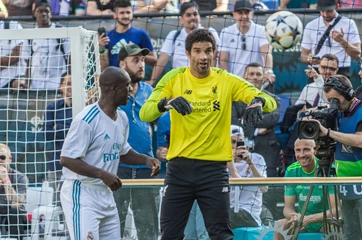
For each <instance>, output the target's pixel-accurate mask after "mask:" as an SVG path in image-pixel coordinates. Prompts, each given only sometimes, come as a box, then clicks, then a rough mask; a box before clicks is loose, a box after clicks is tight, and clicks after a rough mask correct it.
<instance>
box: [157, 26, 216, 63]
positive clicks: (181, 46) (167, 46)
mask: <svg viewBox="0 0 362 240" xmlns="http://www.w3.org/2000/svg"><path fill="white" fill-rule="evenodd" d="M200 28H204V27H202V26H201V25H200V26H199V29H200ZM208 30H209V31H210V32H211V33H212V35H213V36H214V38H215V42H216V45H217V46H220V38H219V35H218V34H217V32H216V30H215V29H213V28H209V29H208ZM176 33H177V30H173V31H171V32H170V33H169V34H167V36H166V39H165V41H164V42H163V44H162V47H161V50H160V52H161V53H165V54H167V55H168V56H170V57H171V60H172V68H179V67H187V66H189V65H190V62H189V59H188V58H187V56H186V53H185V51H186V50H185V49H186V48H185V40H186V37H187V34H188V33H187V32H186V30H185V28H182V29H181V32H180V35H178V37H177V38H176V40H175V43H174V42H173V39H174V38H175V35H176Z"/></svg>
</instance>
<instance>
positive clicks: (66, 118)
mask: <svg viewBox="0 0 362 240" xmlns="http://www.w3.org/2000/svg"><path fill="white" fill-rule="evenodd" d="M60 89H61V92H62V99H60V100H58V101H56V102H54V103H51V104H49V105H48V107H47V109H46V121H45V123H46V124H45V131H46V132H45V133H46V134H45V136H46V140H47V142H48V146H47V149H48V151H49V152H48V161H47V163H48V174H47V175H48V181H49V184H50V187H52V188H53V189H54V193H55V196H54V197H55V198H54V199H55V201H57V202H58V203H60V199H59V190H60V177H61V176H62V167H61V166H60V163H59V160H60V152H61V150H62V147H63V142H64V139H65V136H66V135H67V133H68V130H69V127H70V123H71V122H72V77H71V74H70V73H69V72H68V73H64V74H63V75H62V77H61V84H60ZM57 190H58V191H57Z"/></svg>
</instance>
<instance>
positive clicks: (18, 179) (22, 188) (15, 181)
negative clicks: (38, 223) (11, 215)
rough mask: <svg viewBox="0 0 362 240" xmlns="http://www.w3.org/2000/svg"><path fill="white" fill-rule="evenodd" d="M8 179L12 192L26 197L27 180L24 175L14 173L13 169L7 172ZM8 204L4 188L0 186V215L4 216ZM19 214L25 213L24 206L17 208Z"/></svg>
mask: <svg viewBox="0 0 362 240" xmlns="http://www.w3.org/2000/svg"><path fill="white" fill-rule="evenodd" d="M8 175H9V179H10V181H11V185H12V186H13V188H14V190H15V191H16V192H17V193H18V194H20V195H25V196H26V189H27V188H28V182H29V181H28V178H27V177H26V176H25V174H23V173H21V172H19V171H16V170H14V169H10V170H9V173H8ZM9 206H10V203H8V200H7V199H6V194H5V188H4V186H3V184H2V183H1V184H0V214H6V213H7V212H8V207H9ZM19 212H26V210H25V206H24V204H23V205H22V206H21V207H20V208H19Z"/></svg>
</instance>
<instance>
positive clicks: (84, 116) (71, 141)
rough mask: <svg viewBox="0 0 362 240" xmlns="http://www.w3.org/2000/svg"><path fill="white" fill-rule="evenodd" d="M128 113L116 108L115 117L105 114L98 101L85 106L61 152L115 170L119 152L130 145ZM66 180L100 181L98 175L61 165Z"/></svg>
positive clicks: (110, 170) (121, 152)
mask: <svg viewBox="0 0 362 240" xmlns="http://www.w3.org/2000/svg"><path fill="white" fill-rule="evenodd" d="M128 134H129V126H128V118H127V115H126V114H125V113H124V112H123V111H122V110H117V120H116V121H114V120H112V119H111V118H110V117H108V116H107V115H106V114H105V113H104V112H103V111H102V109H101V108H100V107H99V105H98V102H96V103H94V104H92V105H90V106H87V107H86V108H84V109H83V110H82V111H81V112H80V113H79V114H78V115H77V116H76V117H75V118H74V119H73V122H72V124H71V126H70V129H69V132H68V134H67V137H66V138H65V141H64V145H63V148H62V153H61V156H63V157H68V158H74V159H77V158H79V159H81V160H83V161H85V162H86V163H88V164H89V165H92V166H94V167H97V168H100V169H103V170H105V171H108V172H111V173H113V174H117V169H118V165H119V159H120V156H122V155H125V154H126V153H127V152H128V151H129V150H130V149H131V146H130V145H129V144H128V142H127V139H128ZM63 175H64V178H65V179H66V180H79V181H81V182H83V183H89V184H92V185H94V184H97V185H103V186H104V183H103V182H102V181H101V180H100V179H96V178H89V177H86V176H82V175H79V174H77V173H75V172H73V171H71V170H69V169H68V168H65V167H63Z"/></svg>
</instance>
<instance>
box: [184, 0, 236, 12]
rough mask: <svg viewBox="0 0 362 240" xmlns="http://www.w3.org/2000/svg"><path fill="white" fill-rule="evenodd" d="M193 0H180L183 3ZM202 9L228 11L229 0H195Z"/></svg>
mask: <svg viewBox="0 0 362 240" xmlns="http://www.w3.org/2000/svg"><path fill="white" fill-rule="evenodd" d="M190 1H191V0H180V2H181V4H182V3H185V2H190ZM194 2H195V3H196V4H197V5H198V6H199V7H200V11H213V12H227V11H228V4H229V0H211V1H210V0H194Z"/></svg>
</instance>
